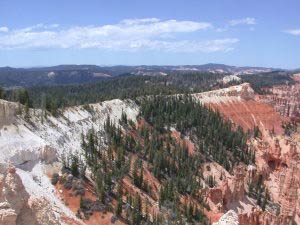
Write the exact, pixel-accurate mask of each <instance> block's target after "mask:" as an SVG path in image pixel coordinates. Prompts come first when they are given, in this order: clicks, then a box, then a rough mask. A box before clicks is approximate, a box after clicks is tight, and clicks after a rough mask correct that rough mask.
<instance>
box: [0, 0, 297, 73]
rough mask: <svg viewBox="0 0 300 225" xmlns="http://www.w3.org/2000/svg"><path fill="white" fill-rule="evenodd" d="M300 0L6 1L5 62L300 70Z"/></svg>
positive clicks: (0, 53)
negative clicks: (220, 65)
mask: <svg viewBox="0 0 300 225" xmlns="http://www.w3.org/2000/svg"><path fill="white" fill-rule="evenodd" d="M299 9H300V1H297V0H272V1H271V0H206V1H202V0H181V1H179V0H177V1H176V0H172V1H171V0H151V1H146V0H143V1H142V0H139V1H134V0H119V1H116V0H109V1H108V0H107V1H101V0H98V1H96V0H86V1H79V0H51V1H50V0H44V1H40V0H26V1H22V0H19V1H17V0H0V11H1V15H0V66H14V67H29V66H45V65H57V64H97V65H117V64H118V65H119V64H123V65H140V64H148V65H154V64H155V65H180V64H204V63H209V62H212V63H224V64H230V65H237V66H243V65H245V66H246V65H249V66H267V67H280V68H299V67H300V60H299V58H300V57H299V55H300V54H299V53H300V14H299V13H298V11H299Z"/></svg>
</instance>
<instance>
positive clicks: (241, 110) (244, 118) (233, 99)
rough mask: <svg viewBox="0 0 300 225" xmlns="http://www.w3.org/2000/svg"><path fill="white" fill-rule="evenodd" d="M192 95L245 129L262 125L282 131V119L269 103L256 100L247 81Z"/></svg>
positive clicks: (275, 130)
mask: <svg viewBox="0 0 300 225" xmlns="http://www.w3.org/2000/svg"><path fill="white" fill-rule="evenodd" d="M193 96H194V98H195V99H196V100H197V101H199V102H201V103H203V104H206V105H207V106H209V107H211V108H212V109H214V110H217V111H219V112H220V113H221V114H222V115H223V116H224V117H225V118H228V119H230V120H231V121H232V122H233V123H234V124H235V125H236V126H241V127H242V128H244V130H245V131H247V130H248V129H250V130H251V129H253V128H254V126H261V125H262V126H264V127H265V128H266V129H269V130H273V131H274V132H275V133H279V134H281V133H282V132H283V129H282V127H281V124H282V121H283V119H282V118H281V117H280V116H279V115H278V114H277V113H276V111H275V110H274V109H273V108H272V107H271V106H270V105H268V104H266V103H263V102H259V101H257V100H256V97H255V94H254V91H253V89H252V88H251V87H250V85H249V84H248V83H244V84H241V85H237V86H233V87H230V88H225V89H221V90H216V91H210V92H204V93H200V94H194V95H193Z"/></svg>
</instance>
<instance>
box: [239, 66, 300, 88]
mask: <svg viewBox="0 0 300 225" xmlns="http://www.w3.org/2000/svg"><path fill="white" fill-rule="evenodd" d="M240 77H241V78H242V80H243V82H248V83H250V84H251V87H252V88H253V89H254V91H255V92H256V93H258V94H264V93H266V90H264V88H270V87H272V86H274V85H284V84H294V80H293V79H292V78H291V74H290V73H288V72H280V71H279V72H278V71H277V72H276V71H274V72H269V73H261V74H249V75H242V76H240Z"/></svg>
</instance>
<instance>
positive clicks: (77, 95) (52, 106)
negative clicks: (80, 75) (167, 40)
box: [4, 73, 224, 114]
mask: <svg viewBox="0 0 300 225" xmlns="http://www.w3.org/2000/svg"><path fill="white" fill-rule="evenodd" d="M223 76H224V75H221V74H212V73H191V74H178V75H168V76H130V75H127V76H120V77H116V78H112V79H109V80H102V81H98V82H96V83H92V84H81V85H65V86H37V87H30V88H27V89H26V93H27V94H28V98H29V100H30V102H29V107H35V108H43V109H45V110H47V111H48V112H51V113H52V114H56V113H57V109H59V108H63V107H66V106H74V105H86V104H88V103H96V102H100V101H104V100H111V99H116V98H119V99H125V98H131V99H134V98H136V97H139V96H145V95H170V94H176V93H190V92H201V91H207V90H211V89H213V88H220V87H222V84H221V83H219V82H217V81H218V80H219V79H221V78H222V77H223ZM23 90H24V89H13V90H8V91H6V92H5V96H4V97H5V99H7V100H10V101H16V102H17V101H19V102H20V101H22V99H20V97H19V95H20V93H21V92H23ZM22 102H23V101H22ZM22 102H21V103H22Z"/></svg>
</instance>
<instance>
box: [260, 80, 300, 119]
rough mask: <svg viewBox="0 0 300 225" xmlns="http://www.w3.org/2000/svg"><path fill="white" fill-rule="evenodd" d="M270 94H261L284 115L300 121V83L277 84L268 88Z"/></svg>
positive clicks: (264, 100)
mask: <svg viewBox="0 0 300 225" xmlns="http://www.w3.org/2000/svg"><path fill="white" fill-rule="evenodd" d="M267 91H268V92H270V94H267V95H263V96H261V99H262V101H263V102H265V103H267V104H270V105H272V106H273V107H274V109H275V110H276V111H277V112H278V113H279V114H280V115H281V116H283V117H286V118H289V119H290V120H291V121H294V122H300V84H295V85H292V86H291V85H282V86H275V87H272V88H269V89H267Z"/></svg>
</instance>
